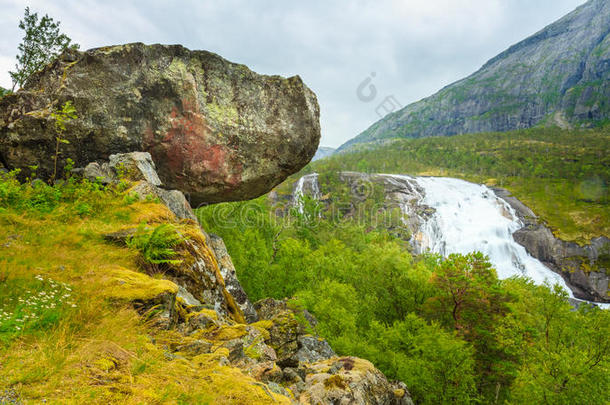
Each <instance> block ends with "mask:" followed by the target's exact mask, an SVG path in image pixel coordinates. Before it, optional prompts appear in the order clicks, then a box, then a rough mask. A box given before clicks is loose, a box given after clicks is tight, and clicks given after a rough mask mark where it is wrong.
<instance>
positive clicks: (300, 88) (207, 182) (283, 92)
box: [0, 43, 320, 205]
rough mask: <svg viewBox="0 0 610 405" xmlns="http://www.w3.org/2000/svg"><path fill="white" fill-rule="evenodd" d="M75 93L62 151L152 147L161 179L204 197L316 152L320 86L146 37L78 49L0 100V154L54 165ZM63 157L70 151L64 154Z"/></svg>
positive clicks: (262, 185) (16, 161)
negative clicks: (57, 124)
mask: <svg viewBox="0 0 610 405" xmlns="http://www.w3.org/2000/svg"><path fill="white" fill-rule="evenodd" d="M68 100H70V101H73V103H74V106H75V107H76V110H77V114H78V118H77V119H75V120H73V121H71V122H69V123H68V125H67V130H66V132H65V134H64V138H65V139H66V140H67V141H69V142H70V143H69V144H62V148H61V152H62V156H64V157H70V158H72V159H73V160H74V161H75V162H76V165H77V166H81V167H84V166H85V165H86V164H88V163H90V162H94V161H97V160H100V159H108V157H109V156H110V155H112V154H116V153H126V152H133V151H144V152H149V153H150V154H151V155H152V158H153V160H154V161H155V162H156V164H157V172H158V174H159V178H160V180H161V182H162V183H163V184H164V185H165V186H166V187H168V188H172V189H178V190H180V191H182V192H184V193H187V194H188V195H189V196H190V199H191V202H192V203H194V204H196V205H197V204H200V203H212V202H221V201H233V200H244V199H250V198H254V197H257V196H259V195H262V194H264V193H266V192H268V191H269V190H271V189H272V188H273V187H274V186H275V185H277V184H279V183H280V182H281V181H283V180H284V179H285V178H286V177H287V176H289V175H290V174H292V173H294V172H296V171H298V170H299V169H301V168H302V167H303V166H304V165H305V164H307V163H308V162H309V161H310V160H311V158H312V157H313V155H314V153H315V151H316V149H317V146H318V143H319V139H320V124H319V107H318V103H317V100H316V97H315V94H314V93H313V92H312V91H311V90H310V89H309V88H307V86H305V84H303V81H302V80H301V78H300V77H298V76H294V77H291V78H287V79H286V78H282V77H280V76H265V75H259V74H257V73H255V72H253V71H251V70H250V69H248V68H247V67H246V66H244V65H239V64H235V63H231V62H229V61H227V60H225V59H223V58H221V57H220V56H218V55H216V54H213V53H210V52H206V51H190V50H188V49H186V48H184V47H182V46H179V45H172V46H165V45H144V44H141V43H134V44H127V45H120V46H110V47H104V48H97V49H91V50H89V51H86V52H79V51H76V50H69V51H66V53H64V54H62V55H61V56H60V57H59V58H58V59H57V60H56V61H55V62H53V63H52V64H50V65H49V66H47V67H46V68H45V69H43V70H42V71H41V72H39V73H36V74H35V75H33V76H32V77H31V78H30V79H29V80H28V82H27V84H26V85H25V86H24V87H23V89H21V90H20V91H19V92H17V93H15V94H11V95H8V96H5V97H3V98H1V99H0V162H2V164H3V165H5V166H8V168H9V169H14V168H27V166H31V165H37V166H38V174H39V175H41V176H45V175H47V176H49V177H50V174H52V173H53V159H51V158H50V157H51V156H53V154H54V151H55V137H56V133H55V128H54V122H53V119H52V117H51V115H50V113H51V111H52V110H53V109H55V108H57V107H58V106H59V105H61V104H62V103H64V102H65V101H68ZM60 163H63V159H60Z"/></svg>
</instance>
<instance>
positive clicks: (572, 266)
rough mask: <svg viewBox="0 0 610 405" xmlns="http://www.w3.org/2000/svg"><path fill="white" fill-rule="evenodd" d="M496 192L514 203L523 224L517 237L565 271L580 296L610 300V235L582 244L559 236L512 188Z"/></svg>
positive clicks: (543, 259) (531, 251)
mask: <svg viewBox="0 0 610 405" xmlns="http://www.w3.org/2000/svg"><path fill="white" fill-rule="evenodd" d="M493 190H494V192H495V193H496V195H497V196H498V197H501V198H502V199H503V200H505V201H506V202H507V203H508V204H510V205H511V207H513V209H514V210H515V212H516V213H517V215H518V216H519V219H520V220H521V221H522V222H523V224H524V226H523V228H521V229H519V230H518V231H516V232H515V233H514V234H513V237H514V238H515V241H516V242H517V243H519V244H520V245H522V246H523V247H525V249H526V250H527V252H528V253H529V254H530V255H532V256H533V257H535V258H537V259H538V260H540V261H541V262H543V263H544V264H545V265H546V266H547V267H549V268H551V269H553V270H554V271H555V272H557V273H559V274H561V275H562V276H563V278H564V279H565V280H566V282H567V283H568V284H569V285H570V287H571V288H572V291H573V293H574V296H575V297H576V298H580V299H584V300H588V301H599V302H610V292H609V290H608V284H609V281H610V269H609V268H608V267H607V266H608V264H609V262H610V261H609V260H608V257H610V239H608V238H606V237H599V238H594V239H592V240H591V242H590V243H589V244H588V245H585V246H580V245H578V244H576V243H573V242H566V241H563V240H561V239H558V238H556V237H555V236H554V235H553V232H552V231H551V230H550V229H549V228H547V227H546V226H545V225H544V224H543V223H541V222H540V221H539V220H538V218H537V217H536V215H535V214H534V213H533V212H532V210H530V209H529V208H528V207H526V206H525V205H524V204H523V203H522V202H521V201H519V200H518V199H517V198H515V197H514V196H512V195H511V193H510V192H509V191H508V190H505V189H501V188H494V189H493Z"/></svg>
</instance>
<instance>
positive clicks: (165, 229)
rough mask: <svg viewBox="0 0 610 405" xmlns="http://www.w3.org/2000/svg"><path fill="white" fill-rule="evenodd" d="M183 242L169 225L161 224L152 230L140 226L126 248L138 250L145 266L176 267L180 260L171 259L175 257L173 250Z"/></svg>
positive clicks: (174, 228) (179, 235)
mask: <svg viewBox="0 0 610 405" xmlns="http://www.w3.org/2000/svg"><path fill="white" fill-rule="evenodd" d="M184 240H185V238H184V237H183V236H182V235H181V234H180V233H179V232H178V230H177V229H176V227H175V226H173V225H171V224H162V225H159V226H157V227H156V228H154V229H150V228H147V227H145V226H140V229H138V232H136V234H135V235H133V236H132V237H131V238H129V239H128V241H127V246H129V247H130V248H133V249H136V250H138V251H139V252H140V255H141V257H142V259H143V261H144V262H145V263H147V264H153V265H159V264H168V265H176V264H180V263H182V260H178V259H173V257H175V256H176V255H177V252H176V250H175V248H176V246H178V245H180V244H181V243H182V242H184Z"/></svg>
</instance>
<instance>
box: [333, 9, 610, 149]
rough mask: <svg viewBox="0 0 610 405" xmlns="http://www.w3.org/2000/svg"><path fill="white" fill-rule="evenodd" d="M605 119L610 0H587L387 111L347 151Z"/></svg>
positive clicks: (608, 114)
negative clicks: (461, 75) (473, 68)
mask: <svg viewBox="0 0 610 405" xmlns="http://www.w3.org/2000/svg"><path fill="white" fill-rule="evenodd" d="M609 119H610V1H608V0H590V1H588V2H587V3H585V4H584V5H582V6H580V7H578V8H577V9H576V10H574V11H573V12H571V13H570V14H568V15H566V16H564V17H563V18H561V19H560V20H558V21H556V22H554V23H553V24H551V25H549V26H547V27H546V28H544V29H543V30H541V31H539V32H538V33H536V34H534V35H532V36H530V37H529V38H527V39H525V40H523V41H521V42H519V43H517V44H516V45H513V46H511V47H510V48H509V49H507V50H506V51H504V52H502V53H500V54H499V55H497V56H496V57H494V58H492V59H491V60H489V61H488V62H487V63H486V64H485V65H484V66H483V67H482V68H481V69H479V70H478V71H477V72H475V73H473V74H472V75H470V76H469V77H467V78H465V79H462V80H459V81H457V82H455V83H453V84H451V85H449V86H447V87H445V88H443V89H442V90H440V91H439V92H438V93H436V94H434V95H433V96H431V97H428V98H425V99H423V100H421V101H418V102H415V103H413V104H410V105H408V106H407V107H405V108H403V109H401V110H399V111H396V112H394V113H392V114H388V115H387V116H386V117H384V118H383V119H381V120H380V121H378V122H376V123H375V124H373V125H372V126H371V127H369V128H368V129H367V130H365V131H364V132H362V133H361V134H360V135H358V136H357V137H355V138H354V139H352V140H350V141H348V142H346V143H345V144H343V145H342V146H341V147H340V148H339V149H338V151H340V152H341V151H345V150H346V149H349V148H352V147H353V146H354V145H357V144H362V143H380V142H383V140H384V139H388V138H419V137H427V136H435V135H444V136H450V135H457V134H462V133H475V132H493V131H509V130H514V129H521V128H529V127H533V126H536V125H541V124H553V125H557V126H560V127H562V128H566V127H571V126H581V125H584V126H593V125H597V124H600V123H604V122H606V121H608V120H609Z"/></svg>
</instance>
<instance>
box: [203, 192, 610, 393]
mask: <svg viewBox="0 0 610 405" xmlns="http://www.w3.org/2000/svg"><path fill="white" fill-rule="evenodd" d="M328 184H332V182H331V183H328ZM331 194H332V191H331ZM336 194H337V195H338V196H340V195H341V194H342V193H341V190H337V193H336ZM302 204H303V209H302V212H301V211H300V210H298V209H296V208H292V209H289V210H285V209H283V210H280V211H281V212H282V213H283V214H282V215H276V213H277V212H276V210H278V207H277V206H272V205H271V203H270V201H269V199H268V198H267V197H261V198H259V199H257V200H254V201H250V202H240V203H225V204H217V205H212V206H209V207H205V208H201V209H199V210H198V217H199V218H200V220H201V222H202V226H203V227H204V229H206V230H208V231H209V232H212V233H216V234H219V235H221V236H222V237H223V238H224V240H225V242H226V244H227V247H228V250H229V253H230V254H231V257H232V258H233V261H234V263H235V266H236V269H237V271H238V277H239V279H240V281H241V283H242V284H243V286H244V288H245V290H246V292H247V293H248V295H249V296H250V298H251V299H252V300H257V299H260V298H263V297H275V298H284V297H293V299H292V304H293V305H294V306H296V307H301V308H305V309H307V310H309V311H310V312H312V313H313V314H314V315H315V316H316V317H317V319H318V321H319V323H318V324H317V326H316V330H315V331H311V332H312V333H317V334H319V335H320V336H322V337H324V338H326V339H327V340H328V341H329V343H330V344H331V346H332V347H333V348H334V349H335V351H337V353H339V354H346V353H349V354H351V355H356V356H360V357H364V358H366V359H368V360H370V361H372V362H373V363H374V364H375V365H376V366H377V367H379V368H380V369H381V370H382V371H383V372H384V373H385V374H386V375H387V376H388V377H389V378H392V379H400V380H402V381H404V382H405V383H406V384H407V386H408V387H409V390H410V392H411V395H412V397H413V399H414V401H415V402H416V403H418V404H441V403H447V404H448V403H513V404H520V403H541V404H574V403H603V402H604V401H605V400H606V399H607V393H608V388H609V387H610V362H609V356H608V353H610V341H609V340H608V338H607V337H608V335H610V313H609V312H608V311H602V310H599V309H597V308H590V307H587V306H583V307H581V308H580V309H579V310H577V311H575V310H574V309H573V307H572V306H571V305H570V304H569V303H568V301H567V293H566V292H565V291H562V290H559V289H550V288H548V287H546V286H535V285H534V284H533V283H532V282H530V281H528V280H526V279H520V278H511V279H508V280H503V281H501V280H499V279H498V278H497V276H496V273H495V270H494V269H493V268H491V265H490V264H489V262H488V261H487V259H486V257H484V256H482V255H481V254H479V253H472V254H469V255H466V256H463V255H451V256H450V257H448V258H447V259H444V260H443V259H441V258H440V257H438V256H434V255H421V256H416V255H413V254H412V253H410V252H409V249H408V248H407V246H406V242H404V240H403V239H401V238H400V237H398V236H395V235H393V234H391V233H390V232H389V231H387V230H384V229H378V228H373V227H371V226H370V224H367V223H366V221H362V220H361V218H354V217H351V216H349V217H347V216H346V217H344V218H337V217H335V216H331V215H330V214H329V212H330V211H329V208H327V207H330V205H325V206H322V205H320V204H319V203H318V202H317V201H315V200H313V199H310V198H308V197H305V198H304V201H303V202H302Z"/></svg>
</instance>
